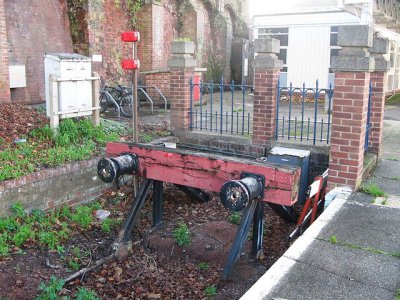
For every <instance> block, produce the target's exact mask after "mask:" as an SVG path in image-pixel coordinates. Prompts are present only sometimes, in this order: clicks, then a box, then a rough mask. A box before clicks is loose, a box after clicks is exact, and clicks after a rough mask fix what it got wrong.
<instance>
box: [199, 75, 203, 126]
mask: <svg viewBox="0 0 400 300" xmlns="http://www.w3.org/2000/svg"><path fill="white" fill-rule="evenodd" d="M199 88H200V130H203V81H201V80H200V83H199Z"/></svg>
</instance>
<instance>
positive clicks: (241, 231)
mask: <svg viewBox="0 0 400 300" xmlns="http://www.w3.org/2000/svg"><path fill="white" fill-rule="evenodd" d="M258 202H259V200H256V199H255V200H253V201H252V202H251V204H250V205H249V206H247V207H246V208H245V210H244V212H243V216H242V220H241V221H240V225H239V228H238V230H237V232H236V236H235V240H234V241H233V245H232V248H231V251H230V252H229V255H228V259H227V260H226V263H225V266H224V270H223V271H222V275H221V279H222V280H226V279H228V277H229V275H230V274H231V272H232V269H233V266H234V264H235V262H236V260H237V259H238V257H239V255H240V252H241V251H242V248H243V245H244V243H245V242H246V239H247V235H248V233H249V230H250V225H251V221H252V220H253V217H254V212H255V210H256V207H257V205H258Z"/></svg>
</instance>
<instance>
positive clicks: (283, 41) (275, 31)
mask: <svg viewBox="0 0 400 300" xmlns="http://www.w3.org/2000/svg"><path fill="white" fill-rule="evenodd" d="M258 38H259V39H266V38H274V39H277V40H279V41H280V52H279V53H278V58H279V59H280V60H282V61H283V69H282V72H287V70H288V66H287V51H288V46H289V28H288V27H279V28H259V29H258Z"/></svg>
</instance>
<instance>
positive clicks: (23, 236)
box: [12, 224, 35, 247]
mask: <svg viewBox="0 0 400 300" xmlns="http://www.w3.org/2000/svg"><path fill="white" fill-rule="evenodd" d="M34 237H35V232H34V231H32V227H31V226H30V225H28V224H25V225H22V226H21V227H20V228H19V229H18V230H17V232H16V233H15V234H14V236H13V238H12V241H13V243H14V245H15V246H17V247H19V246H21V245H22V244H23V243H25V242H26V241H27V240H28V239H30V238H34Z"/></svg>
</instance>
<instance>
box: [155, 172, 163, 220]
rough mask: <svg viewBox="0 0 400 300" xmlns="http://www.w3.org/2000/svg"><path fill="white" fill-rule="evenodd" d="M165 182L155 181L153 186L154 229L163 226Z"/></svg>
mask: <svg viewBox="0 0 400 300" xmlns="http://www.w3.org/2000/svg"><path fill="white" fill-rule="evenodd" d="M162 202H163V182H162V181H158V180H154V184H153V227H158V226H160V225H161V224H162V211H163V206H162Z"/></svg>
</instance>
